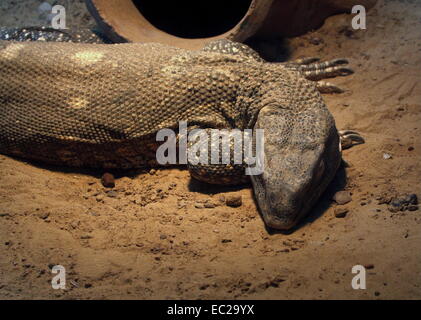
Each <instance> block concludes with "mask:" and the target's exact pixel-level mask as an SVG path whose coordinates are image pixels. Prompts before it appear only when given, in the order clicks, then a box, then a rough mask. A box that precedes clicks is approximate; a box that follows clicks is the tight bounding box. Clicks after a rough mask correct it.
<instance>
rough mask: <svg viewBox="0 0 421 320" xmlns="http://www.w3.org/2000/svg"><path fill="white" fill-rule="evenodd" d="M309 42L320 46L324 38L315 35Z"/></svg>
mask: <svg viewBox="0 0 421 320" xmlns="http://www.w3.org/2000/svg"><path fill="white" fill-rule="evenodd" d="M309 42H310V43H311V44H313V45H315V46H318V45H319V44H321V43H323V39H322V38H319V37H313V38H311V39H310V40H309Z"/></svg>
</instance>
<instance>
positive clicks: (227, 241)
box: [221, 239, 232, 243]
mask: <svg viewBox="0 0 421 320" xmlns="http://www.w3.org/2000/svg"><path fill="white" fill-rule="evenodd" d="M221 242H222V243H229V242H232V240H230V239H222V240H221Z"/></svg>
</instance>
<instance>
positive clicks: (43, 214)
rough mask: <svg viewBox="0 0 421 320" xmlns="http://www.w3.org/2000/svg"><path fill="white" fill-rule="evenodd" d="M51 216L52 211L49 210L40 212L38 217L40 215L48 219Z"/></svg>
mask: <svg viewBox="0 0 421 320" xmlns="http://www.w3.org/2000/svg"><path fill="white" fill-rule="evenodd" d="M49 216H50V213H49V212H40V213H39V214H38V217H40V218H41V219H42V220H45V219H47V218H48V217H49Z"/></svg>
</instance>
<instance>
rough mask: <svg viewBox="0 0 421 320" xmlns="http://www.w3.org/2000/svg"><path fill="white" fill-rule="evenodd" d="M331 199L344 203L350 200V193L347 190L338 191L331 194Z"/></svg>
mask: <svg viewBox="0 0 421 320" xmlns="http://www.w3.org/2000/svg"><path fill="white" fill-rule="evenodd" d="M333 200H335V202H336V203H337V204H339V205H343V204H346V203H348V202H351V201H352V197H351V193H350V192H349V191H339V192H336V193H335V195H334V196H333Z"/></svg>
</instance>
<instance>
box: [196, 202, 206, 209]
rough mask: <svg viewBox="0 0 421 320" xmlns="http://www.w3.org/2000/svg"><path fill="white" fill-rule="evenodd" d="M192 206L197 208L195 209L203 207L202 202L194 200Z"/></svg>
mask: <svg viewBox="0 0 421 320" xmlns="http://www.w3.org/2000/svg"><path fill="white" fill-rule="evenodd" d="M194 207H195V208H197V209H203V208H204V206H203V203H200V202H195V203H194Z"/></svg>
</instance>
